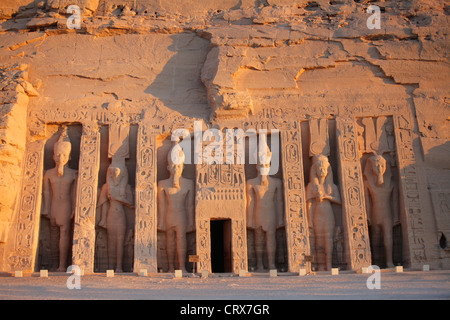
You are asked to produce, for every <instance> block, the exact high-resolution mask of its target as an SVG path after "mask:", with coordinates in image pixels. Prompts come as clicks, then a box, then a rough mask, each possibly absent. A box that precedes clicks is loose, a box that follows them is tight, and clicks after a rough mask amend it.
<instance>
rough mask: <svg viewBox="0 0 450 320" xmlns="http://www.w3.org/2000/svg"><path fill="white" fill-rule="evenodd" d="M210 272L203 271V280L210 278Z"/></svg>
mask: <svg viewBox="0 0 450 320" xmlns="http://www.w3.org/2000/svg"><path fill="white" fill-rule="evenodd" d="M208 276H209V271H208V270H202V278H208Z"/></svg>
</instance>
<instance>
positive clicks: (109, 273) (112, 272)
mask: <svg viewBox="0 0 450 320" xmlns="http://www.w3.org/2000/svg"><path fill="white" fill-rule="evenodd" d="M106 277H107V278H113V277H114V270H106Z"/></svg>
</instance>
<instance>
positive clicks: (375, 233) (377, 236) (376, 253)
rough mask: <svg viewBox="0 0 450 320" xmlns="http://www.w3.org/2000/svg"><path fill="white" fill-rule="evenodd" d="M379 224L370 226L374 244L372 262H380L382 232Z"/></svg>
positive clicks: (375, 263) (376, 263)
mask: <svg viewBox="0 0 450 320" xmlns="http://www.w3.org/2000/svg"><path fill="white" fill-rule="evenodd" d="M380 231H381V230H380V226H379V225H371V226H370V242H371V244H372V249H373V252H372V264H374V265H379V264H380V247H381V232H380Z"/></svg>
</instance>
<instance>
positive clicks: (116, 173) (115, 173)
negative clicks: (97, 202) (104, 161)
mask: <svg viewBox="0 0 450 320" xmlns="http://www.w3.org/2000/svg"><path fill="white" fill-rule="evenodd" d="M108 171H109V172H108V174H109V177H111V178H112V179H113V182H114V184H115V185H118V184H119V183H120V180H121V179H122V175H121V174H120V173H121V171H120V168H119V167H115V166H112V165H111V166H109V168H108Z"/></svg>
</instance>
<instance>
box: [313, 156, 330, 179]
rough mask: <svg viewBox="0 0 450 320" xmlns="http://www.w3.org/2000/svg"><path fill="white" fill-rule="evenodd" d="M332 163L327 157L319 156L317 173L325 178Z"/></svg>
mask: <svg viewBox="0 0 450 320" xmlns="http://www.w3.org/2000/svg"><path fill="white" fill-rule="evenodd" d="M329 166H330V163H329V162H328V159H327V158H319V159H318V160H317V163H316V170H317V175H318V176H319V177H321V178H324V177H326V176H327V174H328V167H329Z"/></svg>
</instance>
